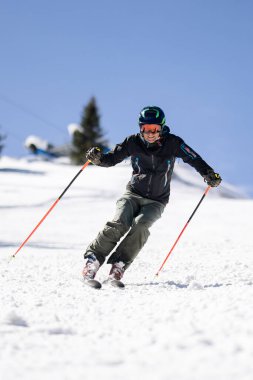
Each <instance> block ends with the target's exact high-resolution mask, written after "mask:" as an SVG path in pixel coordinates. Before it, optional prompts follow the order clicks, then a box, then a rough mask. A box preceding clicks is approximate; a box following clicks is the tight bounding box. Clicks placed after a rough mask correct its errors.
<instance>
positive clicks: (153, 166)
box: [146, 154, 155, 196]
mask: <svg viewBox="0 0 253 380" xmlns="http://www.w3.org/2000/svg"><path fill="white" fill-rule="evenodd" d="M151 160H152V169H153V170H155V163H154V155H153V154H152V155H151ZM152 177H153V174H151V175H150V178H149V181H148V191H147V194H146V195H147V196H148V195H149V193H150V188H151V182H152Z"/></svg>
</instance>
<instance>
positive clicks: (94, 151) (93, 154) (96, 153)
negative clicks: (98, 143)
mask: <svg viewBox="0 0 253 380" xmlns="http://www.w3.org/2000/svg"><path fill="white" fill-rule="evenodd" d="M86 158H87V159H88V160H89V161H90V162H91V163H92V164H94V165H100V163H101V158H102V153H101V151H100V149H99V148H98V147H95V148H90V149H89V150H88V151H87V152H86Z"/></svg>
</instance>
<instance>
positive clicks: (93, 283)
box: [84, 280, 102, 289]
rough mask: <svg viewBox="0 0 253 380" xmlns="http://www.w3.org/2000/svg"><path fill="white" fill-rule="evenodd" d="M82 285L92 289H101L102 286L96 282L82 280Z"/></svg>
mask: <svg viewBox="0 0 253 380" xmlns="http://www.w3.org/2000/svg"><path fill="white" fill-rule="evenodd" d="M84 283H85V285H88V286H90V287H91V288H94V289H101V288H102V284H101V283H100V282H99V281H97V280H84Z"/></svg>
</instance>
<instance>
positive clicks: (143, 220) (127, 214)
mask: <svg viewBox="0 0 253 380" xmlns="http://www.w3.org/2000/svg"><path fill="white" fill-rule="evenodd" d="M164 207H165V206H164V205H163V204H162V203H160V202H157V201H154V200H151V199H148V198H143V197H142V196H140V195H137V194H134V193H132V192H130V191H126V192H125V194H124V195H123V196H122V197H121V198H120V199H119V200H118V201H117V208H116V213H115V216H114V218H113V219H112V221H108V222H107V223H106V225H105V227H104V228H103V230H102V231H100V232H99V233H98V235H97V237H96V238H95V239H94V240H93V241H92V242H91V244H90V245H89V246H88V248H87V250H86V252H85V255H84V257H85V258H87V257H88V256H89V255H91V254H94V255H95V256H96V258H97V260H98V261H99V262H100V265H102V264H103V263H104V261H105V259H106V257H107V256H108V255H109V254H110V253H111V252H112V251H113V249H114V248H115V247H116V245H117V243H118V242H119V241H120V239H121V238H122V237H123V236H125V235H126V236H125V237H124V238H123V240H122V241H121V242H120V244H119V245H118V246H117V248H116V250H115V251H114V252H113V254H112V255H111V256H110V257H109V259H108V261H107V262H108V263H109V264H113V263H115V262H119V261H122V262H124V263H125V269H126V268H128V267H129V265H130V264H131V263H132V262H133V260H134V259H135V257H136V256H137V255H138V253H139V252H140V250H141V249H142V247H143V246H144V244H145V243H146V241H147V239H148V237H149V235H150V232H149V228H150V227H151V226H152V224H153V223H154V222H155V221H156V220H157V219H159V218H160V217H161V215H162V213H163V211H164ZM127 232H128V233H127Z"/></svg>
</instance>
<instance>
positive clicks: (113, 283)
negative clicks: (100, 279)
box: [110, 280, 125, 288]
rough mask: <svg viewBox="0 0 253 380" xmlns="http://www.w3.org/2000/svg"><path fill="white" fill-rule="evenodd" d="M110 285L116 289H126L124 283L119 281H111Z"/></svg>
mask: <svg viewBox="0 0 253 380" xmlns="http://www.w3.org/2000/svg"><path fill="white" fill-rule="evenodd" d="M110 284H111V285H112V286H114V287H115V288H124V287H125V284H123V282H121V281H119V280H112V281H110Z"/></svg>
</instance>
